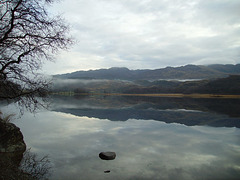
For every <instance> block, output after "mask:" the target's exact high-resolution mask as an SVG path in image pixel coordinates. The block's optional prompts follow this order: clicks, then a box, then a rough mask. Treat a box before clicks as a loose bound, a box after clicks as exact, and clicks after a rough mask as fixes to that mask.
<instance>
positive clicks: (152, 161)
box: [5, 96, 240, 180]
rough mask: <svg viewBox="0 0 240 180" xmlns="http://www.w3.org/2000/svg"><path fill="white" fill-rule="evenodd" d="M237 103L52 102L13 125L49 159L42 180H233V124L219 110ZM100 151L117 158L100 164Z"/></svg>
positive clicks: (229, 114) (233, 118)
mask: <svg viewBox="0 0 240 180" xmlns="http://www.w3.org/2000/svg"><path fill="white" fill-rule="evenodd" d="M238 103H239V100H236V99H232V100H231V99H228V100H223V99H188V98H187V99H182V98H153V97H113V96H108V97H103V96H98V97H96V96H88V97H82V96H81V97H70V96H55V97H53V98H52V106H51V110H42V111H40V112H39V113H37V114H35V116H34V115H32V114H30V113H25V114H24V115H23V116H22V117H21V119H16V120H15V121H14V123H15V124H17V125H18V126H19V127H20V128H21V131H22V132H23V134H24V139H25V142H26V143H27V146H28V147H31V148H32V151H33V152H36V153H38V154H40V155H41V154H42V155H44V154H48V155H49V157H50V159H51V162H52V165H53V174H52V176H51V177H50V179H119V180H120V179H237V178H238V177H239V176H240V169H239V167H240V155H239V154H240V141H239V139H240V129H239V121H240V116H239V113H238V112H234V109H232V110H231V111H230V110H228V109H225V108H226V106H227V105H229V104H232V105H233V106H234V105H236V106H237V104H238ZM214 104H215V105H214ZM11 108H13V106H12V105H10V106H8V107H5V110H8V111H10V109H11ZM229 108H231V107H229ZM223 109H225V111H223ZM102 151H114V152H116V154H117V157H116V159H115V160H112V161H103V160H101V159H100V158H99V157H98V154H99V153H100V152H102ZM106 170H110V173H107V174H106V173H104V171H106Z"/></svg>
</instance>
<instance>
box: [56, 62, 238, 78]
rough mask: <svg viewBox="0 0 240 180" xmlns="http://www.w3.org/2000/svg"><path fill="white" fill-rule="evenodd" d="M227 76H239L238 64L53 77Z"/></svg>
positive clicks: (114, 69)
mask: <svg viewBox="0 0 240 180" xmlns="http://www.w3.org/2000/svg"><path fill="white" fill-rule="evenodd" d="M228 75H240V64H236V65H230V64H228V65H220V64H214V65H208V66H203V65H186V66H181V67H166V68H161V69H155V70H149V69H145V70H129V69H128V68H125V67H122V68H121V67H113V68H110V69H99V70H89V71H76V72H72V73H68V74H60V75H55V76H54V77H55V78H60V79H109V80H115V79H119V80H159V79H212V78H222V77H227V76H228Z"/></svg>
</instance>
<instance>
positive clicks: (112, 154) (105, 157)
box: [99, 152, 116, 160]
mask: <svg viewBox="0 0 240 180" xmlns="http://www.w3.org/2000/svg"><path fill="white" fill-rule="evenodd" d="M99 157H100V158H101V159H102V160H114V159H115V158H116V153H115V152H101V153H100V154H99Z"/></svg>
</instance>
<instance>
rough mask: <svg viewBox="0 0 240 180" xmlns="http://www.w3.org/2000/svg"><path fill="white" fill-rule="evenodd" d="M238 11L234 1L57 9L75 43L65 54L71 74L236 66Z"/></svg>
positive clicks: (118, 0)
mask: <svg viewBox="0 0 240 180" xmlns="http://www.w3.org/2000/svg"><path fill="white" fill-rule="evenodd" d="M239 6H240V2H239V1H238V0H231V1H226V0H216V1H205V0H195V1H192V0H187V1H181V0H177V1H176V0H174V1H165V0H162V1H159V0H152V1H146V0H141V1H137V0H128V1H126V0H112V1H107V0H100V1H98V0H91V1H87V2H86V1H77V0H72V1H71V2H70V1H63V2H62V4H60V5H57V6H56V8H59V9H60V10H62V11H64V12H65V16H66V18H67V21H69V22H70V23H71V24H72V27H73V31H72V32H73V34H74V36H75V37H76V39H77V40H78V41H79V42H78V44H77V45H76V46H75V47H74V48H73V49H72V51H70V52H68V53H69V57H70V58H69V59H68V62H76V63H75V64H76V65H75V68H77V67H78V65H79V69H89V68H106V67H112V66H126V67H128V68H132V69H136V68H138V69H139V68H140V69H141V68H156V67H158V68H160V67H164V66H169V65H170V66H178V65H185V64H192V63H198V64H204V63H206V62H211V63H219V62H221V63H240V61H239V58H238V57H239V53H238V52H239V49H240V43H239V40H240V39H239V37H240V36H239V35H240V31H239V29H240V27H239V24H240V21H239V16H240V14H239V11H238V9H239V8H238V7H239ZM71 54H78V55H77V56H72V55H71ZM64 58H65V59H64ZM66 58H67V55H65V56H64V57H61V60H62V61H67V60H66ZM86 59H89V61H86ZM206 59H207V60H206ZM56 68H57V67H56ZM61 68H62V67H61Z"/></svg>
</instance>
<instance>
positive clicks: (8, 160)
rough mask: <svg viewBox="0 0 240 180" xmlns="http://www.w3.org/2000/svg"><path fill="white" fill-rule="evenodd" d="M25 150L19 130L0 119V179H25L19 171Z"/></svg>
mask: <svg viewBox="0 0 240 180" xmlns="http://www.w3.org/2000/svg"><path fill="white" fill-rule="evenodd" d="M25 150H26V144H25V142H24V140H23V135H22V133H21V131H20V129H19V128H18V127H17V126H15V125H14V124H12V123H5V122H3V121H2V120H1V119H0V167H1V171H0V179H17V178H20V177H26V176H25V175H24V174H23V173H22V172H21V171H20V170H19V165H20V162H21V160H22V158H23V153H24V152H25Z"/></svg>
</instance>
